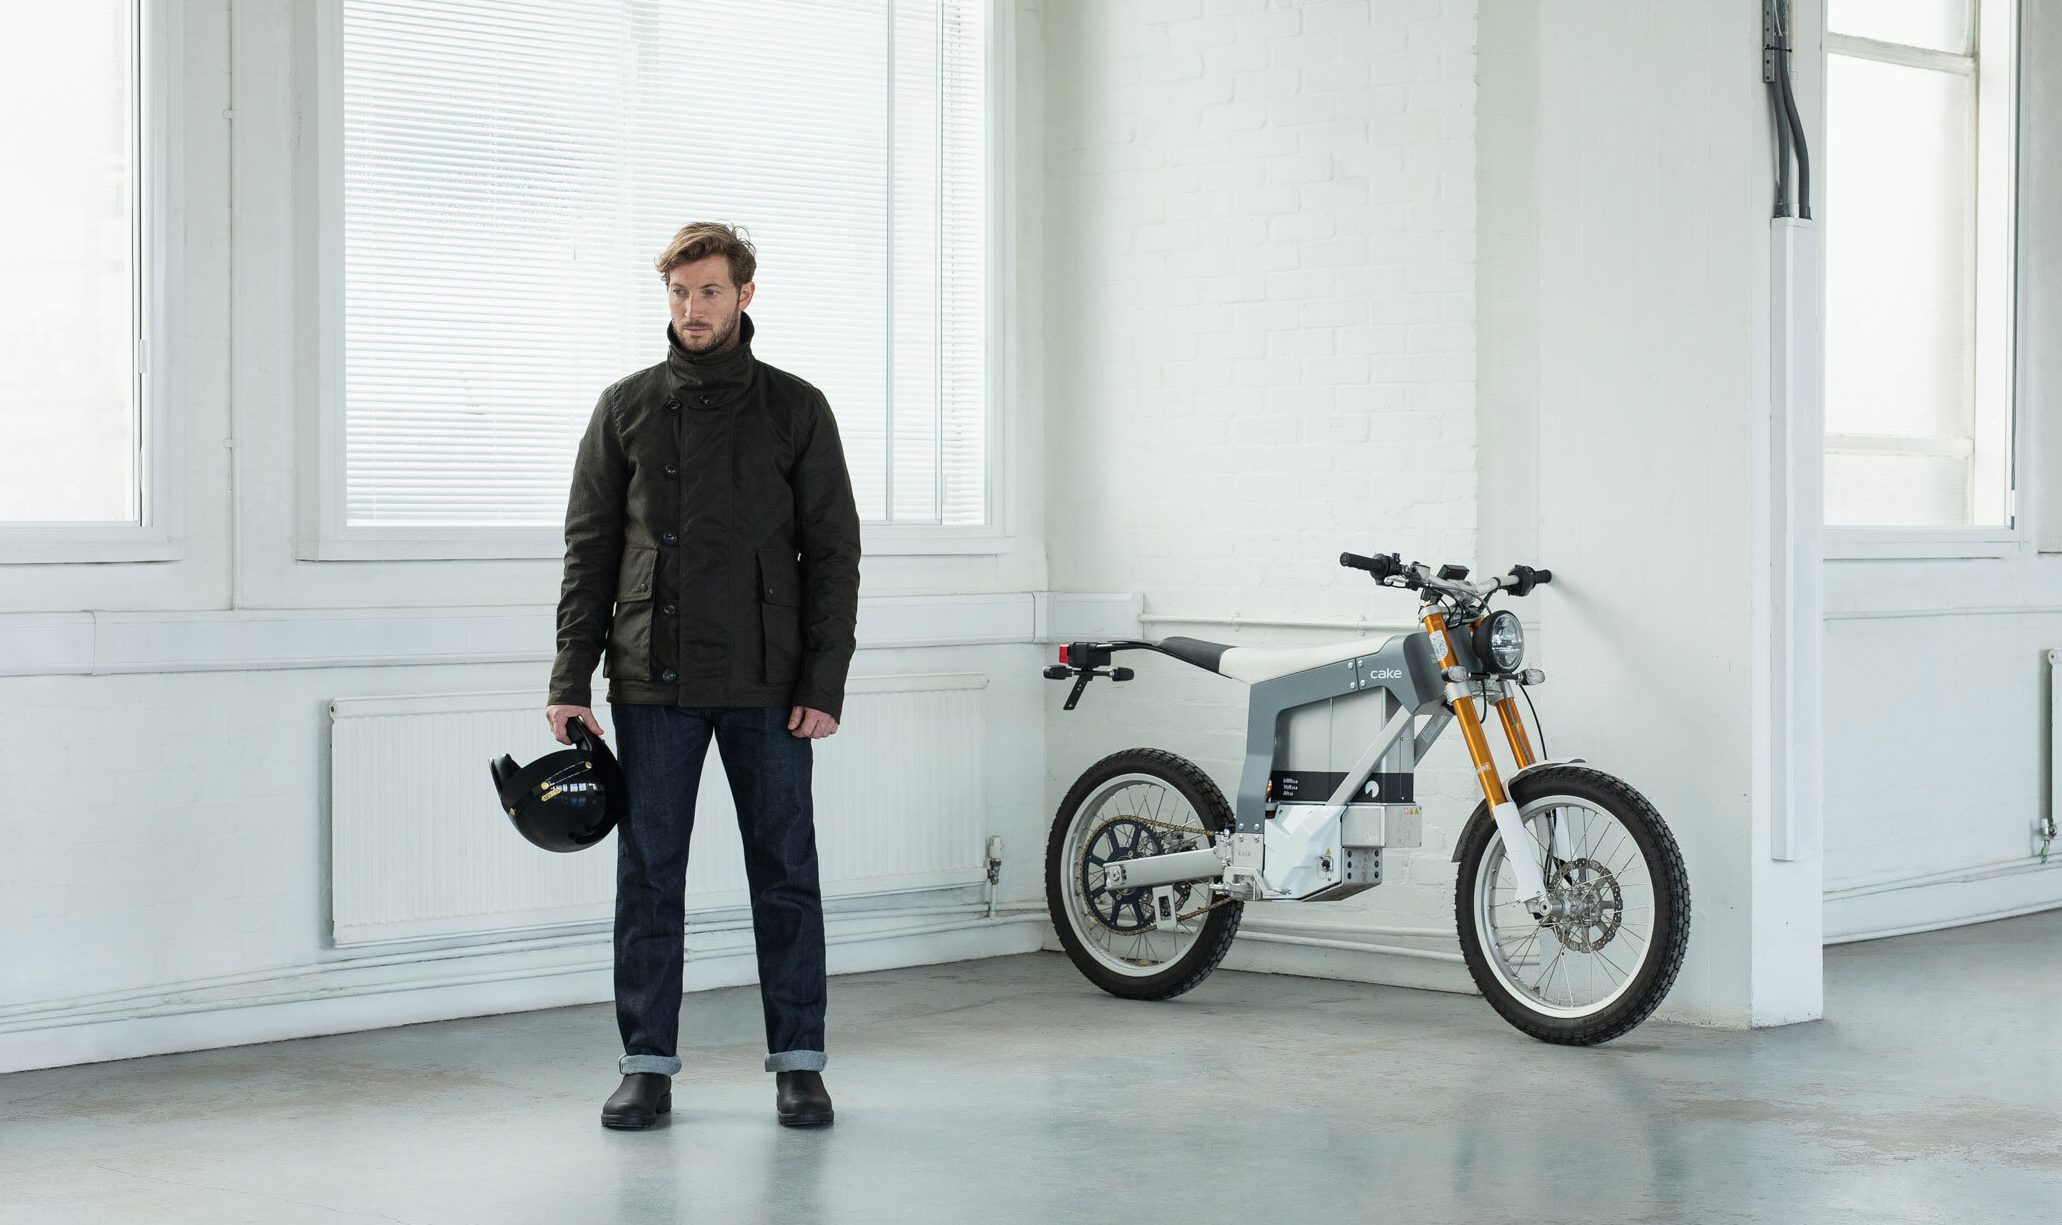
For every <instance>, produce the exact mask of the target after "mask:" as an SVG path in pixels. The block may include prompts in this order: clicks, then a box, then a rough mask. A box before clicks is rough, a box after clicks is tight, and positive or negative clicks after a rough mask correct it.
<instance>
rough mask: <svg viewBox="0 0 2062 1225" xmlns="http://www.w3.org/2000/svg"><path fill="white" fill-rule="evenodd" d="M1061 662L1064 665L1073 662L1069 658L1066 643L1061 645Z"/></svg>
mask: <svg viewBox="0 0 2062 1225" xmlns="http://www.w3.org/2000/svg"><path fill="white" fill-rule="evenodd" d="M1060 662H1061V663H1063V664H1064V663H1071V662H1073V661H1072V660H1069V659H1068V658H1067V644H1066V643H1064V642H1063V643H1061V644H1060Z"/></svg>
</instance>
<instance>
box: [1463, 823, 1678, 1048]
mask: <svg viewBox="0 0 2062 1225" xmlns="http://www.w3.org/2000/svg"><path fill="white" fill-rule="evenodd" d="M1518 816H1519V820H1520V821H1521V822H1522V823H1523V825H1524V827H1525V832H1526V834H1527V835H1528V837H1529V840H1530V841H1531V844H1532V847H1531V850H1532V853H1533V854H1534V855H1535V856H1536V857H1537V859H1538V861H1539V862H1540V863H1541V864H1542V866H1543V867H1544V866H1545V861H1546V858H1547V856H1546V844H1545V840H1546V839H1547V838H1548V837H1549V836H1550V835H1549V831H1550V828H1551V823H1552V822H1553V821H1555V820H1558V821H1561V822H1564V823H1565V825H1566V836H1565V838H1564V845H1566V847H1567V849H1568V851H1569V861H1570V863H1571V864H1579V863H1581V862H1583V861H1588V862H1590V863H1595V864H1599V865H1602V867H1603V869H1604V872H1605V874H1606V875H1608V876H1609V877H1610V880H1611V883H1612V884H1613V885H1614V886H1615V888H1616V893H1617V896H1618V902H1617V905H1616V906H1615V907H1612V906H1610V905H1609V904H1608V901H1607V899H1608V897H1609V895H1610V892H1611V891H1610V890H1609V889H1606V888H1604V887H1602V886H1601V884H1600V882H1601V880H1602V877H1600V876H1599V875H1598V874H1597V873H1596V872H1595V871H1594V870H1592V869H1580V870H1575V871H1571V870H1570V869H1568V868H1565V867H1556V868H1555V869H1554V870H1553V871H1550V872H1549V873H1548V876H1549V893H1550V896H1551V895H1553V894H1556V893H1559V894H1563V895H1568V896H1571V897H1582V898H1584V899H1585V904H1584V905H1583V906H1581V907H1580V908H1579V913H1578V914H1577V916H1576V917H1574V918H1571V919H1569V920H1566V921H1564V923H1563V924H1562V926H1561V927H1560V928H1558V929H1557V928H1556V927H1552V926H1547V925H1542V924H1540V923H1538V922H1537V921H1535V920H1533V919H1532V917H1531V916H1530V915H1529V914H1528V913H1526V911H1525V907H1524V905H1523V903H1522V902H1521V901H1520V899H1519V898H1518V896H1517V892H1518V886H1517V880H1516V876H1515V874H1514V873H1513V872H1512V871H1511V867H1510V864H1509V863H1508V862H1507V861H1506V859H1505V856H1504V847H1503V840H1502V839H1501V838H1497V837H1492V838H1491V840H1490V844H1489V849H1488V850H1486V851H1484V852H1483V855H1482V861H1481V863H1480V864H1479V865H1477V867H1476V871H1475V882H1474V890H1475V896H1474V906H1473V910H1474V916H1475V941H1476V946H1477V947H1478V948H1479V949H1480V950H1481V952H1482V957H1483V961H1484V962H1485V963H1487V965H1488V967H1489V972H1490V974H1491V975H1492V976H1493V977H1494V978H1495V979H1496V980H1497V982H1498V983H1500V984H1501V985H1502V986H1503V988H1504V990H1505V991H1507V992H1509V993H1510V994H1511V995H1512V996H1514V997H1515V998H1516V999H1517V1000H1518V1001H1519V1002H1520V1003H1522V1004H1524V1005H1525V1006H1526V1007H1527V1008H1529V1009H1531V1010H1533V1011H1534V1012H1537V1013H1540V1014H1542V1015H1544V1016H1550V1017H1557V1018H1561V1019H1565V1020H1577V1019H1580V1018H1583V1017H1589V1016H1595V1015H1596V1014H1598V1013H1600V1012H1603V1011H1604V1010H1605V1009H1607V1008H1609V1007H1611V1006H1612V1005H1613V1004H1615V1003H1617V1002H1618V1001H1619V1000H1620V999H1621V998H1623V997H1624V995H1625V993H1626V992H1627V991H1628V990H1630V989H1631V987H1632V984H1633V983H1634V982H1636V981H1637V980H1638V979H1639V976H1640V971H1641V970H1642V969H1643V968H1644V967H1645V966H1646V964H1647V959H1648V958H1649V957H1650V956H1652V951H1653V938H1654V920H1655V901H1656V899H1655V892H1654V878H1653V872H1652V870H1651V868H1650V867H1649V866H1648V864H1647V861H1646V857H1645V856H1644V855H1643V854H1642V853H1641V851H1640V845H1639V841H1638V839H1636V838H1634V837H1633V836H1632V831H1631V830H1630V829H1627V828H1626V826H1625V824H1624V823H1623V822H1621V821H1619V820H1618V818H1617V817H1615V816H1613V815H1611V814H1610V813H1608V812H1605V811H1604V810H1602V809H1600V808H1598V807H1596V805H1595V804H1593V803H1591V802H1590V801H1587V800H1582V799H1578V798H1576V797H1574V796H1571V795H1554V796H1542V797H1540V798H1538V799H1535V800H1532V801H1530V802H1529V803H1527V804H1525V805H1524V806H1523V807H1522V808H1521V809H1519V813H1518ZM1592 899H1604V900H1592ZM1614 911H1615V915H1616V919H1617V922H1616V925H1615V926H1607V925H1606V924H1604V923H1603V922H1602V921H1601V918H1598V917H1599V916H1601V915H1603V914H1607V913H1612V912H1614ZM1592 918H1598V921H1596V922H1591V921H1590V920H1591V919H1592ZM1564 932H1565V933H1566V934H1565V935H1564ZM1599 941H1600V942H1599ZM1585 942H1590V943H1596V947H1595V948H1594V950H1593V951H1584V949H1583V947H1582V946H1583V945H1584V943H1585Z"/></svg>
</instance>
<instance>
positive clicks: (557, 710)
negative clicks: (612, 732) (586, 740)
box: [544, 706, 601, 744]
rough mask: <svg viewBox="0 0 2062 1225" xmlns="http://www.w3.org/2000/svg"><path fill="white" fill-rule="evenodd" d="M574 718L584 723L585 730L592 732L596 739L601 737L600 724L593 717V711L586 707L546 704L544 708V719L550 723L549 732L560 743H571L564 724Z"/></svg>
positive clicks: (571, 740) (570, 737) (571, 738)
mask: <svg viewBox="0 0 2062 1225" xmlns="http://www.w3.org/2000/svg"><path fill="white" fill-rule="evenodd" d="M575 718H578V719H580V720H581V721H582V722H584V723H586V724H587V730H589V731H591V732H593V733H594V735H595V738H596V739H600V738H601V724H600V722H598V721H597V720H596V719H595V717H594V712H593V711H592V710H589V709H588V708H587V707H585V706H547V707H545V708H544V720H545V722H547V723H549V724H551V734H552V735H553V736H554V737H556V738H557V740H558V742H559V743H560V744H571V743H573V737H572V736H571V735H570V734H569V733H568V732H567V731H566V724H567V723H570V722H571V721H572V720H573V719H575Z"/></svg>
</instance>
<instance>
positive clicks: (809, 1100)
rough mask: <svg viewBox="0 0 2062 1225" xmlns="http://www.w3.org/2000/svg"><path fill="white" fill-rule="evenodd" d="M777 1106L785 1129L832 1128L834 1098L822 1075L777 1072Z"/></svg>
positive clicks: (775, 1092) (775, 1077) (775, 1081)
mask: <svg viewBox="0 0 2062 1225" xmlns="http://www.w3.org/2000/svg"><path fill="white" fill-rule="evenodd" d="M773 1080H774V1104H775V1105H776V1106H777V1107H778V1108H779V1109H780V1125H781V1126H782V1127H827V1126H829V1125H830V1121H831V1118H832V1115H831V1095H830V1091H829V1090H827V1089H825V1088H824V1087H823V1073H821V1072H776V1073H774V1075H773Z"/></svg>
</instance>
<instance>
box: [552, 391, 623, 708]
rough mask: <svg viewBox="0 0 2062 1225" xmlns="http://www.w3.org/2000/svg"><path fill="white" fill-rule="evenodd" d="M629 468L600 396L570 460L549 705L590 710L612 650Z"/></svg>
mask: <svg viewBox="0 0 2062 1225" xmlns="http://www.w3.org/2000/svg"><path fill="white" fill-rule="evenodd" d="M629 484H630V465H629V464H628V463H627V462H626V461H625V459H624V457H623V440H622V439H621V438H620V437H618V436H617V434H616V428H615V420H614V418H613V417H612V416H611V415H610V413H609V397H608V393H607V392H604V393H602V397H601V400H600V402H599V403H597V404H596V405H595V406H594V416H593V417H592V418H591V419H590V420H589V421H588V422H587V432H586V433H585V434H583V435H582V436H581V438H580V450H579V454H578V455H577V457H576V458H575V459H574V460H573V487H572V491H571V492H570V493H569V494H568V495H567V497H566V569H565V581H564V583H562V584H561V585H560V587H559V595H558V655H557V657H556V658H555V659H553V661H552V665H551V696H550V697H549V699H548V704H550V705H554V706H558V705H567V706H592V705H593V704H594V696H593V693H592V692H591V690H590V688H589V686H590V684H591V683H592V681H593V679H594V665H595V664H596V663H598V662H600V660H601V653H602V650H603V649H604V648H605V647H606V646H607V645H608V636H609V620H610V618H611V617H612V616H613V615H614V613H615V603H616V570H617V567H618V566H619V565H620V564H621V562H622V558H623V514H624V510H623V495H624V491H625V490H626V489H627V488H628V487H629Z"/></svg>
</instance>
